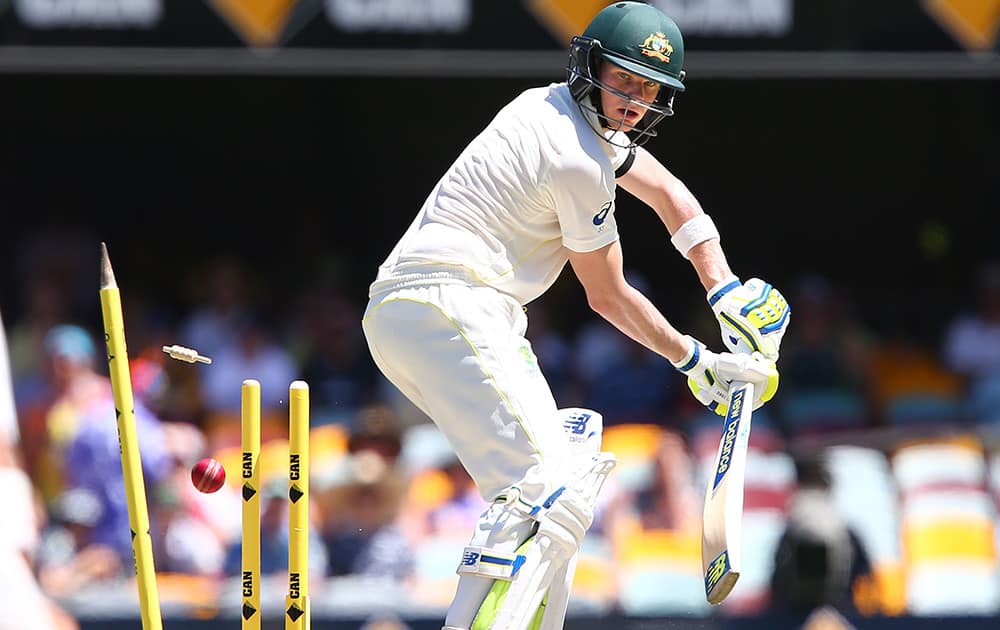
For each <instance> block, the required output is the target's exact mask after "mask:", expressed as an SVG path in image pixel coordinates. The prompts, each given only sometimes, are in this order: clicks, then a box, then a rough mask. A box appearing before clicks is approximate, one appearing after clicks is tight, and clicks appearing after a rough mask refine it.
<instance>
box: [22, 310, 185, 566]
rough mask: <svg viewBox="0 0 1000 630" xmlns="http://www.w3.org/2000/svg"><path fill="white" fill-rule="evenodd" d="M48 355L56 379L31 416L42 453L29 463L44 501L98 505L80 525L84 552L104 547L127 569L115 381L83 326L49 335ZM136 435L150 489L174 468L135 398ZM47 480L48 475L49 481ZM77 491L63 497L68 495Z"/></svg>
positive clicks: (155, 423)
mask: <svg viewBox="0 0 1000 630" xmlns="http://www.w3.org/2000/svg"><path fill="white" fill-rule="evenodd" d="M44 350H45V356H46V360H47V362H48V366H49V369H48V372H47V373H48V374H49V376H50V378H51V381H50V384H51V396H50V397H49V400H48V404H47V405H46V406H45V407H44V408H42V409H41V410H39V413H37V414H36V415H35V417H34V424H33V425H32V432H31V435H32V436H33V438H34V439H36V440H38V442H39V443H40V445H41V447H40V448H38V449H33V451H32V452H33V457H32V458H30V459H29V463H30V464H33V466H34V468H33V469H32V470H33V471H34V472H35V475H38V476H36V477H34V478H35V480H36V482H38V481H39V480H45V481H47V484H46V485H44V486H43V489H44V490H46V491H48V492H49V493H50V494H48V495H43V496H46V498H47V499H49V500H53V499H55V497H56V496H59V497H61V500H64V499H65V497H66V496H75V497H79V496H84V495H86V496H88V497H90V498H91V499H92V500H94V501H96V504H97V507H96V509H95V510H94V511H93V512H92V514H93V515H94V518H95V519H96V520H95V521H93V522H92V523H82V522H79V521H77V522H75V523H74V524H75V525H78V526H80V528H81V529H84V530H85V531H81V532H78V536H77V538H79V541H80V543H81V546H86V545H90V544H101V545H104V546H106V547H108V548H110V549H113V550H114V551H115V553H116V554H117V556H118V559H119V561H120V562H121V564H122V566H131V565H132V563H133V554H132V542H131V535H130V527H129V517H128V505H127V502H126V499H125V493H124V492H123V491H122V488H123V487H124V481H123V478H122V467H121V458H120V447H119V441H118V425H117V422H116V418H117V413H116V408H115V403H114V397H113V392H112V389H111V382H110V380H109V379H108V378H107V377H106V376H104V375H102V374H98V373H97V372H96V370H95V363H96V359H97V349H96V347H95V345H94V343H93V340H92V338H91V336H90V334H89V333H88V332H87V331H86V330H84V329H83V328H81V327H79V326H75V325H71V324H61V325H59V326H56V327H54V328H52V329H51V330H50V331H49V332H48V333H47V334H46V336H45V343H44ZM134 411H135V423H136V435H137V436H138V441H139V449H140V452H141V453H142V465H143V476H144V478H145V481H146V483H147V484H148V485H149V486H150V487H152V486H154V485H155V484H157V483H158V482H159V481H160V480H162V479H163V478H164V476H165V475H166V474H167V473H168V472H169V469H170V454H169V451H168V450H167V440H166V439H165V433H164V430H163V426H162V423H161V422H160V420H159V418H157V417H156V416H155V415H154V414H153V413H152V412H151V411H150V410H149V409H148V408H147V406H146V405H145V404H144V403H143V400H142V398H141V391H140V393H139V394H138V395H135V396H134ZM45 475H50V476H48V477H46V476H45ZM71 490H79V491H80V492H78V493H75V494H72V495H66V494H64V493H66V492H67V491H71Z"/></svg>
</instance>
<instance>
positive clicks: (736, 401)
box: [712, 389, 746, 491]
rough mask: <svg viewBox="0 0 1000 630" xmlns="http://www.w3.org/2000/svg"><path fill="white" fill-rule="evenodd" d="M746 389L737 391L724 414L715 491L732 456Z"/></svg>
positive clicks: (727, 468)
mask: <svg viewBox="0 0 1000 630" xmlns="http://www.w3.org/2000/svg"><path fill="white" fill-rule="evenodd" d="M745 395H746V390H745V389H741V390H739V391H737V392H736V393H735V394H734V395H733V398H732V400H731V401H730V405H729V413H728V414H727V415H726V432H725V434H724V436H723V438H722V452H721V453H719V467H718V468H717V469H716V470H715V483H714V484H712V490H713V491H715V489H716V488H718V487H719V484H720V483H722V479H723V477H725V476H726V471H727V470H729V462H730V461H731V460H732V457H733V443H734V442H735V441H736V434H737V433H738V432H739V430H740V410H741V409H743V397H744V396H745Z"/></svg>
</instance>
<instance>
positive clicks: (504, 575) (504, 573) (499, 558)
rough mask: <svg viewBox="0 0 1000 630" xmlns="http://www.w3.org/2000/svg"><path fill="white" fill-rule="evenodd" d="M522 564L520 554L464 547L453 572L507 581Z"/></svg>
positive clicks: (522, 560) (511, 578) (512, 577)
mask: <svg viewBox="0 0 1000 630" xmlns="http://www.w3.org/2000/svg"><path fill="white" fill-rule="evenodd" d="M523 564H524V556H523V555H521V554H517V553H510V552H506V551H498V550H496V549H488V548H486V547H466V548H465V551H463V552H462V561H461V562H460V563H459V565H458V569H457V570H456V571H455V572H456V573H458V574H459V575H463V574H465V575H478V576H481V577H488V578H493V579H494V580H505V581H507V582H509V581H511V580H513V579H514V577H515V576H516V575H517V571H518V569H520V568H521V566H522V565H523Z"/></svg>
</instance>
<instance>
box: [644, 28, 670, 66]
mask: <svg viewBox="0 0 1000 630" xmlns="http://www.w3.org/2000/svg"><path fill="white" fill-rule="evenodd" d="M639 48H640V49H641V50H642V54H644V55H646V56H647V57H654V58H656V59H659V60H660V61H662V62H664V63H670V55H672V54H674V47H673V46H671V45H670V40H669V39H667V36H666V35H664V34H663V33H660V32H656V33H653V34H652V35H650V36H649V37H647V38H646V41H644V42H642V44H640V45H639Z"/></svg>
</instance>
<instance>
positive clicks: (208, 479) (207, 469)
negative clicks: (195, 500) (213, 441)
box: [191, 457, 226, 493]
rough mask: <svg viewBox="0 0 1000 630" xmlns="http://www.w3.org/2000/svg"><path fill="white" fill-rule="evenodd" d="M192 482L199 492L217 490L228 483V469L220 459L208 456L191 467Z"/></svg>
mask: <svg viewBox="0 0 1000 630" xmlns="http://www.w3.org/2000/svg"><path fill="white" fill-rule="evenodd" d="M191 483H193V484H194V487H195V488H197V489H198V491H199V492H206V493H208V492H215V491H216V490H218V489H219V488H221V487H222V486H223V484H225V483H226V469H225V468H223V467H222V464H220V463H219V461H218V460H216V459H212V458H211V457H206V458H205V459H202V460H200V461H199V462H198V463H197V464H195V465H194V468H192V469H191Z"/></svg>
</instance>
